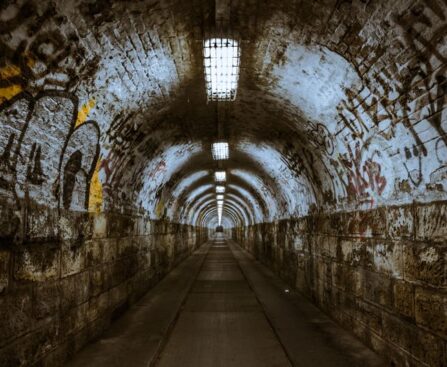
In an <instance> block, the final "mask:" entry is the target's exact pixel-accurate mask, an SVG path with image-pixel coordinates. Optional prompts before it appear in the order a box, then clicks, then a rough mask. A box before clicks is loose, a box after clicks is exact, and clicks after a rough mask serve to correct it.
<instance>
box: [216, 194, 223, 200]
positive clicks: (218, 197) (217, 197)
mask: <svg viewBox="0 0 447 367" xmlns="http://www.w3.org/2000/svg"><path fill="white" fill-rule="evenodd" d="M223 198H224V196H223V195H222V194H221V195H216V199H217V200H223Z"/></svg>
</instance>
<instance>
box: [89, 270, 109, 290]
mask: <svg viewBox="0 0 447 367" xmlns="http://www.w3.org/2000/svg"><path fill="white" fill-rule="evenodd" d="M89 274H90V275H89V280H90V285H89V290H90V295H91V296H93V297H95V296H97V295H99V294H100V293H101V292H104V291H105V290H106V289H107V288H106V282H105V280H104V273H103V271H102V269H101V267H100V266H97V267H94V268H90V270H89Z"/></svg>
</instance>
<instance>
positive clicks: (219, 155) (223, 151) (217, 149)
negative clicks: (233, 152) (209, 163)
mask: <svg viewBox="0 0 447 367" xmlns="http://www.w3.org/2000/svg"><path fill="white" fill-rule="evenodd" d="M211 153H212V154H213V159H214V160H215V161H220V160H224V159H228V157H229V149H228V143H225V142H220V143H213V145H212V147H211Z"/></svg>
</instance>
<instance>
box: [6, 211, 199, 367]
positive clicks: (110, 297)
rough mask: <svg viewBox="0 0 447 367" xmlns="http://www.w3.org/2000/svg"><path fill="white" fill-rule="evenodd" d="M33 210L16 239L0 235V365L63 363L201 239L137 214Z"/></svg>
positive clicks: (185, 228) (191, 232)
mask: <svg viewBox="0 0 447 367" xmlns="http://www.w3.org/2000/svg"><path fill="white" fill-rule="evenodd" d="M34 209H35V211H30V213H28V215H24V217H25V218H22V221H21V222H22V223H23V226H22V225H20V229H18V230H17V232H16V234H17V233H22V234H23V238H22V239H17V236H15V238H14V237H11V236H8V235H7V233H8V232H7V230H5V228H2V232H1V236H2V237H1V239H0V241H1V246H0V365H1V366H28V365H35V363H37V364H38V365H45V366H47V365H50V366H51V365H63V362H64V361H65V360H66V359H67V358H69V357H70V356H71V355H72V354H73V353H75V352H76V351H78V350H79V349H80V348H82V347H83V346H84V345H85V344H86V343H87V342H88V341H90V340H92V339H95V338H96V337H98V336H99V335H100V334H101V333H102V332H103V331H104V330H105V329H106V328H107V327H108V325H109V324H110V322H111V321H112V320H113V319H115V318H117V317H118V316H119V315H120V314H121V313H122V312H124V311H125V310H126V309H127V308H128V307H129V306H130V305H131V304H132V303H134V302H135V301H136V300H138V299H139V298H140V297H141V296H142V295H143V294H144V293H145V292H147V291H148V290H149V289H150V288H151V287H152V286H153V285H154V284H155V283H157V282H158V281H159V280H160V279H161V278H162V277H163V276H164V275H165V274H166V273H167V272H169V271H170V270H171V269H172V268H173V267H174V266H175V265H176V264H177V263H178V262H180V261H181V260H182V259H184V258H185V257H186V256H188V255H189V254H190V253H191V252H192V251H193V250H194V249H196V248H197V247H198V246H200V245H201V244H202V243H203V242H204V241H206V239H207V230H205V229H200V228H194V227H192V226H187V225H178V224H173V223H169V222H165V221H153V220H149V219H147V218H145V217H142V216H131V215H127V216H126V215H117V214H92V213H73V212H68V211H56V210H50V209H45V208H34ZM33 213H35V214H33ZM1 214H2V215H3V214H5V213H3V208H2V213H1ZM11 224H12V223H11ZM5 233H6V235H5Z"/></svg>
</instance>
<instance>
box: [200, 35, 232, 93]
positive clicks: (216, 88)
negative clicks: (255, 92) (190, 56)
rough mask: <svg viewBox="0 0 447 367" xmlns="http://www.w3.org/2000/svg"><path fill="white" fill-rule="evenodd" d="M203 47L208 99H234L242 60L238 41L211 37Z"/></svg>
mask: <svg viewBox="0 0 447 367" xmlns="http://www.w3.org/2000/svg"><path fill="white" fill-rule="evenodd" d="M203 47H204V56H205V80H206V89H207V94H208V101H234V100H235V99H236V92H237V83H238V79H239V61H240V60H239V59H240V50H239V45H238V43H237V41H235V40H232V39H228V38H211V39H209V40H206V41H205V43H204V46H203Z"/></svg>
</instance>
